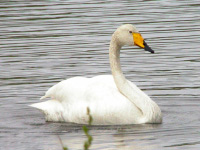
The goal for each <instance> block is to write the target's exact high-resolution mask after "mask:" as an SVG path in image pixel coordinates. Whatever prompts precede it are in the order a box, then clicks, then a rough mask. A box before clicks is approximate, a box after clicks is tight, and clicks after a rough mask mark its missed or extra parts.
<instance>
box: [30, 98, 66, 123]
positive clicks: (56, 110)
mask: <svg viewBox="0 0 200 150" xmlns="http://www.w3.org/2000/svg"><path fill="white" fill-rule="evenodd" d="M29 106H31V107H34V108H37V109H39V110H40V111H42V112H43V113H44V115H45V119H46V121H65V119H64V117H63V112H64V109H63V106H62V105H61V103H60V102H59V101H57V100H49V101H45V102H41V103H34V104H32V105H29Z"/></svg>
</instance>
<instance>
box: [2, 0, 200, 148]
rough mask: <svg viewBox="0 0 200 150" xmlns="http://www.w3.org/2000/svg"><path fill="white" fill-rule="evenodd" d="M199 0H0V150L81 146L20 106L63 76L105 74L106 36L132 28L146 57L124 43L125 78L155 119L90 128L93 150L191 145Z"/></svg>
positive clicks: (198, 89) (199, 137) (198, 71)
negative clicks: (153, 106)
mask: <svg viewBox="0 0 200 150" xmlns="http://www.w3.org/2000/svg"><path fill="white" fill-rule="evenodd" d="M199 8H200V1H199V0H190V1H174V0H163V1H151V0H150V1H145V0H135V1H128V0H127V1H113V0H107V1H92V0H83V1H81V2H79V1H77V0H73V1H59V0H49V1H47V0H46V1H40V0H37V1H32V0H28V1H25V0H24V1H23V0H18V1H14V0H10V1H5V0H2V1H1V2H0V149H6V150H12V149H19V150H27V149H29V150H36V149H37V150H59V149H62V148H61V145H60V142H59V140H58V136H60V138H61V139H62V141H63V143H64V145H65V146H68V148H69V149H71V150H81V149H82V147H83V142H84V141H85V139H86V137H85V135H84V133H83V131H82V126H81V125H77V124H72V123H47V122H45V121H44V116H43V114H41V113H40V112H39V111H38V110H36V109H34V108H31V107H29V106H28V105H30V104H32V103H35V102H39V98H40V97H41V96H43V95H44V93H45V91H46V90H47V89H48V88H49V87H51V86H52V85H54V84H56V83H57V82H59V81H61V80H63V79H66V78H70V77H73V76H87V77H92V76H95V75H100V74H102V75H103V74H110V68H109V60H108V47H109V42H110V39H111V34H112V33H113V32H114V31H115V29H116V28H117V27H118V26H120V25H121V24H124V23H131V24H133V25H135V26H136V27H137V28H138V29H139V30H140V32H141V33H142V35H143V37H144V38H145V39H146V42H147V43H148V45H150V46H151V47H152V49H154V50H155V52H156V53H155V54H150V53H147V52H144V50H142V49H138V48H137V47H124V48H123V50H122V53H121V63H122V69H123V71H124V74H125V75H126V77H127V78H128V79H129V80H131V81H132V82H134V83H135V84H137V85H138V86H139V87H140V88H141V89H142V90H143V91H145V92H146V93H147V94H148V95H149V96H151V97H152V99H153V100H154V101H156V103H158V105H159V106H160V108H161V110H162V112H163V123H162V124H160V125H151V124H146V125H124V126H92V127H90V133H91V134H92V136H93V138H94V141H93V144H92V147H91V149H93V150H115V149H121V150H160V149H169V150H172V149H175V150H176V149H181V150H183V149H186V150H188V149H194V150H197V149H200V128H199V127H200V115H199V114H200V76H199V75H200V67H199V66H200V52H199V51H200V9H199Z"/></svg>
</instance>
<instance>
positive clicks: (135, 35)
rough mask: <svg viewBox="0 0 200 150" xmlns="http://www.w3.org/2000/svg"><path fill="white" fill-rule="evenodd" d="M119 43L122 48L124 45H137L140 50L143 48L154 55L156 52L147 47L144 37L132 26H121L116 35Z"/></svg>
mask: <svg viewBox="0 0 200 150" xmlns="http://www.w3.org/2000/svg"><path fill="white" fill-rule="evenodd" d="M114 35H115V37H116V39H117V42H118V44H119V45H120V46H124V45H129V46H133V45H137V46H138V47H140V48H143V49H144V50H145V51H149V52H151V53H154V51H153V50H152V49H151V48H150V47H149V46H148V45H147V43H146V42H145V41H144V39H143V37H142V35H141V34H140V33H139V31H138V30H137V29H136V27H134V26H133V25H131V24H125V25H122V26H120V27H119V28H118V29H117V30H116V31H115V33H114Z"/></svg>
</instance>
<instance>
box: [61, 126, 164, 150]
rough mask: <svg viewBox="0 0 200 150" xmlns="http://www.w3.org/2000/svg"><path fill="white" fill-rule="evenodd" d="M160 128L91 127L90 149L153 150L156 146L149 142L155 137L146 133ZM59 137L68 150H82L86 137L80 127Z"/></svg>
mask: <svg viewBox="0 0 200 150" xmlns="http://www.w3.org/2000/svg"><path fill="white" fill-rule="evenodd" d="M160 126H161V125H159V124H144V125H127V126H100V127H99V126H92V127H90V133H91V134H92V136H93V139H94V140H93V142H92V146H91V149H106V150H107V149H122V150H143V149H145V150H146V149H148V150H155V149H156V148H157V145H155V144H152V142H151V141H152V140H154V138H155V137H154V135H153V134H148V133H152V130H154V129H158V128H159V127H160ZM60 136H61V139H62V141H63V143H64V145H65V146H67V147H68V148H69V149H83V144H84V141H85V140H86V137H85V135H84V133H83V131H82V129H81V126H77V127H76V128H74V130H71V131H66V133H64V134H62V135H60Z"/></svg>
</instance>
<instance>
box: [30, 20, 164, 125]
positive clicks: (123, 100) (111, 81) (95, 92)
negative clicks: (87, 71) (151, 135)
mask: <svg viewBox="0 0 200 150" xmlns="http://www.w3.org/2000/svg"><path fill="white" fill-rule="evenodd" d="M124 45H129V46H133V45H137V46H139V47H141V48H144V49H145V50H146V51H149V52H151V53H154V51H153V50H152V49H151V48H150V47H148V45H147V44H146V43H145V41H144V39H143V38H142V36H141V34H140V33H139V32H138V30H137V29H136V28H135V27H134V26H132V25H130V24H126V25H122V26H120V27H119V28H118V29H117V30H116V31H115V32H114V34H113V35H112V39H111V42H110V49H109V57H110V66H111V70H112V75H100V76H96V77H93V78H85V77H73V78H70V79H67V80H64V81H61V82H59V83H58V84H56V85H54V86H53V87H51V88H50V89H49V90H48V91H47V92H46V94H45V96H43V97H42V98H41V99H44V98H48V97H49V98H50V99H51V100H48V101H45V102H41V103H35V104H32V105H30V106H32V107H35V108H37V109H39V110H41V111H42V112H43V113H44V114H45V119H46V121H64V122H74V123H80V124H87V122H88V116H87V113H86V112H87V111H86V110H87V107H89V108H90V112H91V115H92V116H93V122H92V123H93V124H94V125H110V124H114V125H117V124H118V125H119V124H141V123H161V122H162V114H161V110H160V108H159V107H158V105H157V104H156V103H155V102H154V101H152V100H151V99H150V97H148V96H147V95H146V94H145V93H144V92H142V91H141V90H140V89H139V88H138V87H137V86H136V85H134V84H133V83H131V82H130V81H128V80H127V79H126V78H125V77H124V75H123V73H122V71H121V67H120V57H119V56H120V49H121V47H122V46H124Z"/></svg>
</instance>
